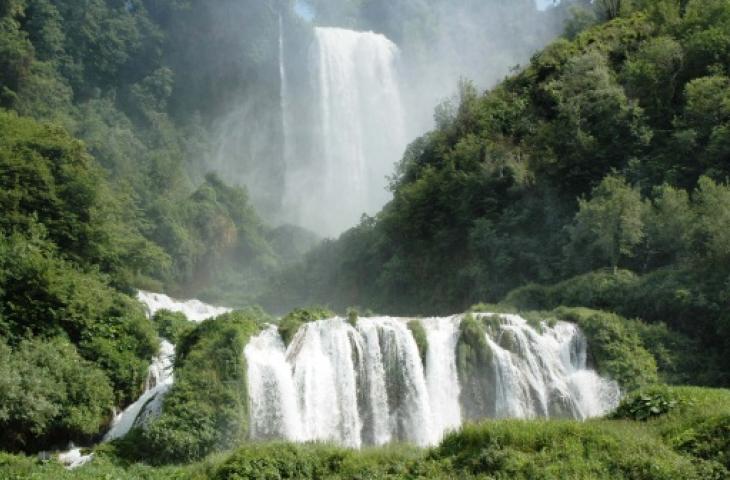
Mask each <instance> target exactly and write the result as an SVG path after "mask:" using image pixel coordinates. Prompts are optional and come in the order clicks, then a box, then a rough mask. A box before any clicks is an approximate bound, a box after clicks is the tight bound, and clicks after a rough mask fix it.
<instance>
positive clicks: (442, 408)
mask: <svg viewBox="0 0 730 480" xmlns="http://www.w3.org/2000/svg"><path fill="white" fill-rule="evenodd" d="M460 323H461V322H460V318H459V317H451V318H428V319H424V320H421V324H422V325H423V328H424V329H425V330H426V338H427V340H428V352H427V356H426V382H427V384H428V394H429V398H430V400H431V410H432V412H433V423H434V426H433V428H434V435H433V437H432V440H433V442H434V443H437V442H438V441H440V440H441V437H442V436H443V434H444V433H445V432H447V431H450V430H455V429H458V428H459V427H460V426H461V406H460V405H459V394H460V392H461V387H460V385H459V374H458V372H457V370H456V354H455V352H456V345H457V342H458V341H459V324H460Z"/></svg>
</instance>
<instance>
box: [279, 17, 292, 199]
mask: <svg viewBox="0 0 730 480" xmlns="http://www.w3.org/2000/svg"><path fill="white" fill-rule="evenodd" d="M285 53H286V52H285V48H284V17H283V16H282V15H281V14H280V15H279V108H280V109H281V137H282V148H281V151H282V155H283V156H284V167H285V168H286V169H287V171H288V170H289V169H290V168H292V167H291V165H290V163H291V156H290V153H289V149H290V148H291V130H290V127H289V105H288V101H289V83H288V80H287V78H286V58H285ZM290 180H291V178H289V177H288V176H287V177H285V181H286V182H289V181H290ZM291 188H292V186H291V185H288V184H287V185H285V186H284V195H285V196H286V195H287V192H289V191H290V190H291ZM283 202H284V203H286V202H287V199H284V200H283Z"/></svg>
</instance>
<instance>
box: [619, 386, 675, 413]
mask: <svg viewBox="0 0 730 480" xmlns="http://www.w3.org/2000/svg"><path fill="white" fill-rule="evenodd" d="M676 406H677V400H676V398H674V396H673V395H672V394H671V392H670V391H669V390H668V389H666V388H662V387H655V388H649V389H645V390H640V391H637V392H634V393H633V394H631V395H630V396H629V397H627V398H624V399H623V400H622V401H621V404H620V405H619V406H618V408H617V409H616V411H615V412H614V413H613V414H612V417H613V418H627V419H631V420H648V419H650V418H654V417H659V416H661V415H665V414H667V413H669V412H670V411H672V410H673V409H674V407H676Z"/></svg>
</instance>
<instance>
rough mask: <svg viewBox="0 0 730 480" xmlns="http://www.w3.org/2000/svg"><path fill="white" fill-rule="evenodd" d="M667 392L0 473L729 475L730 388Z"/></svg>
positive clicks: (12, 463)
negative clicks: (567, 413)
mask: <svg viewBox="0 0 730 480" xmlns="http://www.w3.org/2000/svg"><path fill="white" fill-rule="evenodd" d="M666 394H667V395H669V396H671V398H673V399H676V405H675V407H674V408H672V409H670V410H669V411H668V412H666V413H665V414H663V415H660V416H657V417H655V418H654V419H650V420H648V421H633V420H589V421H587V422H570V421H553V422H546V421H524V420H523V421H519V420H499V421H490V422H486V423H482V424H476V425H470V426H468V427H465V428H464V429H463V430H461V431H459V432H454V433H452V434H450V435H448V436H447V437H446V438H445V439H444V441H443V442H442V443H441V444H440V445H439V446H438V447H436V448H434V449H431V450H420V449H415V448H412V447H407V446H397V445H394V446H388V447H383V448H378V449H368V450H363V451H353V450H347V449H342V448H338V447H334V446H329V445H322V444H309V445H292V444H251V445H246V446H243V447H241V448H239V449H237V450H235V451H234V452H232V453H227V454H225V455H219V456H214V457H211V458H209V459H207V460H206V461H204V462H202V463H199V464H194V465H191V466H188V467H177V468H163V469H157V470H152V469H150V468H148V467H145V466H141V465H134V466H131V467H128V468H124V467H123V466H120V465H115V463H114V456H113V455H112V452H110V451H109V450H108V449H106V450H105V449H99V451H97V458H96V459H95V461H94V462H93V463H92V464H91V465H89V466H85V467H83V468H81V469H79V470H76V471H73V472H67V471H64V470H63V469H62V467H60V466H58V465H54V464H53V463H49V464H40V463H39V462H38V461H36V460H33V459H30V458H25V457H14V456H10V455H6V454H0V472H2V474H3V475H5V478H9V479H16V478H17V479H20V478H35V479H38V480H43V479H54V480H55V479H65V478H69V479H70V478H74V479H85V478H89V479H92V478H93V479H96V478H119V479H127V478H129V479H132V478H134V479H137V478H145V479H150V480H152V479H160V480H162V479H168V478H169V479H173V478H174V479H185V480H213V479H215V480H234V479H244V478H246V479H251V478H253V479H262V480H264V479H265V480H269V479H271V480H274V479H285V478H291V479H294V478H296V479H344V478H348V479H349V478H382V479H392V480H399V479H427V478H428V479H451V478H465V479H477V478H479V479H506V478H514V479H525V480H526V479H537V478H540V479H556V480H557V479H564V478H592V479H611V480H614V479H626V480H665V479H666V480H673V479H676V478H686V479H696V480H723V479H725V478H727V476H728V468H729V467H730V465H729V464H728V458H729V457H728V455H727V453H728V448H729V447H730V444H728V440H729V439H730V436H729V435H727V434H726V433H727V432H728V430H727V429H728V426H729V424H728V415H730V411H729V410H728V406H729V405H730V398H728V392H727V391H721V390H709V389H698V388H672V389H669V390H666Z"/></svg>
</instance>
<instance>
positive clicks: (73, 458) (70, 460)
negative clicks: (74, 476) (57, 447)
mask: <svg viewBox="0 0 730 480" xmlns="http://www.w3.org/2000/svg"><path fill="white" fill-rule="evenodd" d="M93 459H94V454H93V453H88V454H86V455H84V454H83V453H81V449H80V448H76V447H74V446H73V444H72V445H71V448H70V449H69V450H67V451H65V452H61V453H59V454H58V461H59V462H61V463H62V464H63V465H64V466H65V467H66V469H68V470H73V469H75V468H79V467H82V466H84V465H86V464H87V463H89V462H90V461H92V460H93Z"/></svg>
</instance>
